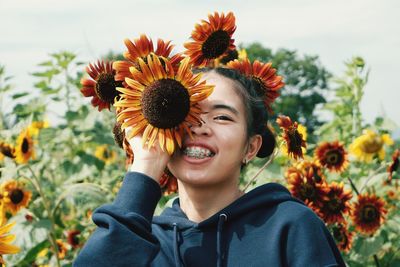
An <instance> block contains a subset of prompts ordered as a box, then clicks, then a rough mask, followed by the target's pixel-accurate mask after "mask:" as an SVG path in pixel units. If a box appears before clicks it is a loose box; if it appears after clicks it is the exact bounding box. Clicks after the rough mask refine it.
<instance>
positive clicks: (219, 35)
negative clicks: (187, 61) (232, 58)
mask: <svg viewBox="0 0 400 267" xmlns="http://www.w3.org/2000/svg"><path fill="white" fill-rule="evenodd" d="M230 39H231V38H230V36H229V34H228V33H227V32H226V31H223V30H218V31H215V32H213V33H212V34H211V35H210V36H209V37H208V38H207V40H206V41H205V42H204V43H203V46H202V47H201V52H202V53H203V56H204V57H205V58H211V59H212V58H217V57H219V56H221V55H222V54H223V53H225V51H226V50H227V49H228V47H229V40H230Z"/></svg>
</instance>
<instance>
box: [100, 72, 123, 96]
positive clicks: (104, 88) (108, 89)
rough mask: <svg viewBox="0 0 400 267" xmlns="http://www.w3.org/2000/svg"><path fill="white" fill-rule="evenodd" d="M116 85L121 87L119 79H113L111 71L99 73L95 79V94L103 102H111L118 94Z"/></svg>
mask: <svg viewBox="0 0 400 267" xmlns="http://www.w3.org/2000/svg"><path fill="white" fill-rule="evenodd" d="M116 87H122V82H121V81H115V80H114V74H112V73H100V75H99V77H98V78H97V81H96V87H95V92H96V95H97V96H98V97H99V98H100V99H101V100H102V101H104V102H106V103H109V104H113V103H114V98H115V97H116V96H118V91H117V90H116V89H115V88H116Z"/></svg>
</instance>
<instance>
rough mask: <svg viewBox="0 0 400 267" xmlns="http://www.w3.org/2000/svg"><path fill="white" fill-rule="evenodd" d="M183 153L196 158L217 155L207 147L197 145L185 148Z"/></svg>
mask: <svg viewBox="0 0 400 267" xmlns="http://www.w3.org/2000/svg"><path fill="white" fill-rule="evenodd" d="M183 153H184V154H185V155H186V156H188V157H191V158H196V159H204V158H207V157H212V156H214V155H215V153H213V152H211V151H210V150H208V149H207V148H204V147H196V146H191V147H186V148H185V149H184V150H183Z"/></svg>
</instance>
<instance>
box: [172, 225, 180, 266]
mask: <svg viewBox="0 0 400 267" xmlns="http://www.w3.org/2000/svg"><path fill="white" fill-rule="evenodd" d="M173 226H174V259H175V266H176V267H180V266H181V261H180V259H179V247H178V225H177V224H176V223H173Z"/></svg>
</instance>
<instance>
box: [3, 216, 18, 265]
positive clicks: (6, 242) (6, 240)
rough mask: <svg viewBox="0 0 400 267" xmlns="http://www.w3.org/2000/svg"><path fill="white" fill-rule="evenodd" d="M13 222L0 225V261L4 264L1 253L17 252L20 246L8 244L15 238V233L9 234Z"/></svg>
mask: <svg viewBox="0 0 400 267" xmlns="http://www.w3.org/2000/svg"><path fill="white" fill-rule="evenodd" d="M14 225H15V222H12V223H9V224H6V225H3V226H1V227H0V263H1V264H5V263H4V260H3V257H2V255H4V254H15V253H18V252H19V250H20V248H19V247H17V246H14V245H10V243H11V242H12V241H14V239H15V235H12V234H9V232H10V230H11V228H13V227H14Z"/></svg>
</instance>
